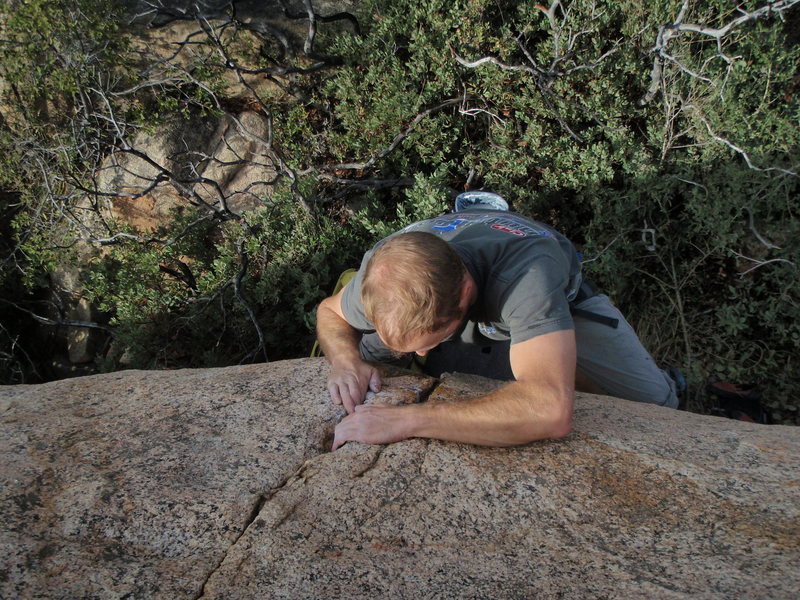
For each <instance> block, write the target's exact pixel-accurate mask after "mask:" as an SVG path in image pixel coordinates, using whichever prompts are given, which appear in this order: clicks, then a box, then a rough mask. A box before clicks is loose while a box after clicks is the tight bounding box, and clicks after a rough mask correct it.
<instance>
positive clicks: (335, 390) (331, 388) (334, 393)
mask: <svg viewBox="0 0 800 600" xmlns="http://www.w3.org/2000/svg"><path fill="white" fill-rule="evenodd" d="M328 394H330V396H331V402H333V403H334V404H341V403H342V396H341V394H340V393H339V386H338V385H336V384H335V383H329V384H328Z"/></svg>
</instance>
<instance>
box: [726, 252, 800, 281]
mask: <svg viewBox="0 0 800 600" xmlns="http://www.w3.org/2000/svg"><path fill="white" fill-rule="evenodd" d="M733 254H734V255H735V256H737V257H738V258H741V259H744V260H749V261H750V262H752V263H755V264H754V265H753V266H752V267H750V268H749V269H747V270H746V271H742V272H741V273H739V277H744V276H745V275H747V274H748V273H750V272H752V271H755V270H756V269H760V268H761V267H763V266H765V265H769V264H772V263H785V264H788V265H789V266H791V267H792V268H795V267H796V266H797V265H796V264H795V263H793V262H792V261H790V260H787V259H785V258H771V259H769V260H760V259H758V258H750V257H749V256H745V255H744V254H740V253H739V252H736V251H734V252H733Z"/></svg>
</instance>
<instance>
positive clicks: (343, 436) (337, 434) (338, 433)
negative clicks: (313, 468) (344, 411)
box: [331, 417, 349, 452]
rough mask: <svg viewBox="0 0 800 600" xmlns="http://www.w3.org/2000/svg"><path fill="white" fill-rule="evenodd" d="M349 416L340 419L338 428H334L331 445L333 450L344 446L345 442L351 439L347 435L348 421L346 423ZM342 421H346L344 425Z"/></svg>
mask: <svg viewBox="0 0 800 600" xmlns="http://www.w3.org/2000/svg"><path fill="white" fill-rule="evenodd" d="M348 418H349V417H345V418H344V419H342V421H340V422H339V424H338V425H337V426H336V428H335V429H334V430H333V445H332V446H331V452H333V451H334V450H337V449H339V448H341V447H342V446H344V444H345V442H347V441H349V438H348V437H347V423H346V421H347V419H348ZM342 423H344V426H343V425H342Z"/></svg>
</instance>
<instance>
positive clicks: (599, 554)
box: [0, 359, 800, 599]
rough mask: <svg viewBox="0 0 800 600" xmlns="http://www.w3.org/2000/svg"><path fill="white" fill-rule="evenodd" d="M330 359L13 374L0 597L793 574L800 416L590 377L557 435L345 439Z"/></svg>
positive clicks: (723, 586) (654, 586) (797, 571)
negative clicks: (47, 378) (332, 396)
mask: <svg viewBox="0 0 800 600" xmlns="http://www.w3.org/2000/svg"><path fill="white" fill-rule="evenodd" d="M327 372H328V371H327V364H326V363H325V361H324V360H323V359H303V360H299V361H286V362H283V363H273V364H270V365H254V366H248V367H232V368H228V369H216V370H194V371H190V370H187V371H173V372H147V373H145V372H125V373H118V374H113V375H104V376H95V377H87V378H81V379H75V380H69V381H63V382H56V383H52V384H45V385H41V386H28V387H23V386H14V387H9V388H1V389H0V453H1V454H2V463H1V466H0V482H2V497H3V504H2V507H1V508H2V515H3V516H2V517H0V518H1V519H2V530H0V553H2V554H0V597H2V598H78V597H79V598H123V597H127V598H170V599H172V598H206V599H211V598H219V599H222V598H225V599H229V598H230V599H235V598H292V599H302V598H415V599H418V598H437V599H438V598H476V599H477V598H630V597H647V598H665V599H673V598H674V599H677V598H719V599H723V598H745V597H746V598H787V599H788V598H796V597H797V589H800V567H798V565H800V518H798V517H800V515H799V514H798V513H800V460H798V459H800V430H797V429H795V428H790V427H777V426H772V427H769V426H763V425H755V424H746V423H741V422H738V421H729V420H726V419H720V418H715V417H704V416H700V415H693V414H687V413H681V412H677V411H671V410H669V409H663V408H660V407H653V406H645V405H639V404H634V403H631V402H627V401H623V400H616V399H612V398H606V397H596V396H581V397H579V398H578V401H577V407H576V415H575V431H574V432H573V434H571V435H570V436H569V437H568V438H566V439H564V440H561V441H545V442H537V443H534V444H529V445H527V446H522V447H517V448H507V449H499V448H479V447H474V446H468V445H463V444H454V443H444V442H438V441H430V440H418V439H415V440H407V441H404V442H400V443H397V444H392V445H389V446H367V445H363V444H357V443H349V444H346V445H345V446H344V447H343V448H341V449H340V450H338V451H337V452H335V453H330V452H328V448H329V446H330V439H331V434H332V429H333V427H334V426H335V423H336V422H337V421H338V420H339V419H340V418H341V417H342V415H343V411H342V409H341V408H340V407H335V406H332V405H331V404H330V403H329V401H328V399H327V393H326V392H325V389H324V381H325V377H326V376H327ZM497 385H500V384H499V382H494V381H491V380H487V379H482V378H477V377H469V376H463V375H457V376H452V375H447V376H445V377H444V378H443V380H442V381H441V382H434V381H432V380H430V379H426V378H421V377H418V376H415V375H405V376H402V377H393V378H390V379H387V385H386V386H385V389H384V391H382V392H381V393H380V394H377V395H376V396H375V397H374V398H372V399H371V401H375V402H395V403H396V402H412V401H416V400H417V399H420V398H424V397H425V396H426V395H428V392H429V391H430V390H431V389H432V388H434V387H435V389H434V390H433V392H432V394H430V397H429V398H428V399H427V401H429V402H431V401H434V402H458V401H463V400H464V399H465V398H468V397H471V396H475V395H479V394H481V393H484V392H485V391H487V390H490V389H493V388H494V387H496V386H497Z"/></svg>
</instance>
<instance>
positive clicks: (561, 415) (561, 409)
mask: <svg viewBox="0 0 800 600" xmlns="http://www.w3.org/2000/svg"><path fill="white" fill-rule="evenodd" d="M572 405H573V399H572V396H569V397H564V398H562V399H561V401H559V402H554V403H553V404H552V405H551V406H550V407H548V409H547V410H545V411H542V412H539V413H538V414H537V415H536V416H535V417H532V418H531V419H530V421H529V423H528V424H527V426H526V428H525V429H526V431H525V432H524V433H523V436H524V437H525V438H526V442H532V441H535V440H547V439H550V440H557V439H561V438H565V437H567V436H568V435H569V434H570V433H572V425H573V420H572Z"/></svg>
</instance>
